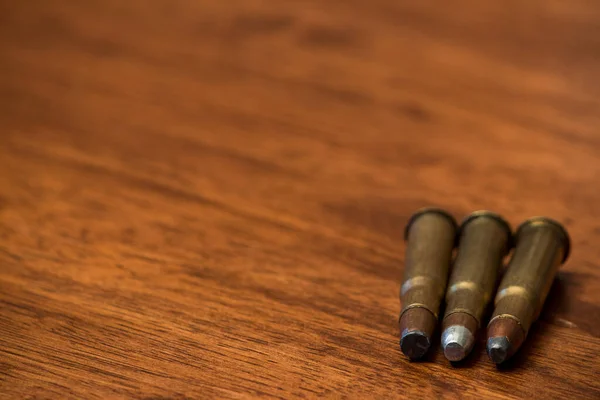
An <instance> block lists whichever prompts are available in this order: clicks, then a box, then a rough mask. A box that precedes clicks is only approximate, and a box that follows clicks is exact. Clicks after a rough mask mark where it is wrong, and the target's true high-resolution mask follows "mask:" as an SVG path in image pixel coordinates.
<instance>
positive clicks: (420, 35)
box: [0, 0, 600, 399]
mask: <svg viewBox="0 0 600 400" xmlns="http://www.w3.org/2000/svg"><path fill="white" fill-rule="evenodd" d="M599 32H600V4H598V3H596V2H593V1H583V0H577V1H569V2H562V1H553V0H536V1H533V0H532V1H527V2H523V1H498V2H491V1H479V0H461V1H455V2H452V4H451V5H450V4H449V2H448V3H447V2H433V1H392V0H373V1H358V0H344V1H341V0H332V1H320V0H310V1H309V0H305V1H258V0H256V1H252V0H247V1H192V0H189V1H171V0H164V1H162V0H161V1H159V0H156V1H142V0H135V1H134V0H129V1H120V0H88V1H38V2H33V1H30V2H27V1H9V0H2V1H0V129H1V136H0V170H1V171H2V173H1V174H0V398H14V399H17V398H18V399H21V398H35V399H47V398H53V399H69V398H72V399H82V398H88V399H109V398H139V399H187V398H240V397H241V398H245V397H255V396H262V395H264V396H267V397H274V398H296V397H298V398H300V397H307V398H313V397H318V396H327V397H351V398H366V397H377V398H403V397H412V398H415V397H419V396H423V397H425V398H432V397H447V398H461V399H462V398H477V399H479V398H483V397H490V398H524V397H529V398H568V399H573V398H598V397H599V396H600V382H599V380H598V378H599V377H600V339H599V337H600V306H599V301H600V268H599V261H598V260H599V259H600V247H599V246H598V243H599V242H600V211H599V207H598V205H599V204H600V189H599V186H598V182H599V177H600V156H599V154H600V153H599V151H600V134H599V128H600V97H599V95H600V79H599V77H600V57H599V54H600V35H599ZM430 204H435V205H439V206H442V207H445V208H447V209H449V210H450V211H451V212H453V213H454V214H455V215H456V216H457V217H458V218H460V217H462V216H463V215H465V214H466V213H468V212H470V211H472V210H474V209H482V208H488V209H492V210H495V211H497V212H500V213H502V214H503V215H504V216H506V218H507V219H509V220H510V221H511V223H513V224H517V223H519V222H520V221H522V220H523V219H524V218H527V217H529V216H531V215H540V214H543V215H549V216H552V217H554V218H556V219H558V220H560V221H562V222H564V223H565V224H566V226H567V227H568V229H569V230H570V232H571V234H572V237H573V252H572V257H571V258H570V260H569V261H568V263H567V264H566V265H565V266H564V268H563V269H562V270H561V272H560V275H559V278H558V280H557V283H556V285H555V287H554V289H553V291H552V293H551V295H550V299H549V301H548V304H547V307H546V308H545V311H544V313H543V316H542V318H541V321H539V322H538V324H537V325H536V326H535V328H534V329H533V332H532V333H531V335H530V338H529V340H528V342H527V344H526V346H525V348H524V349H523V351H522V352H521V353H520V355H519V356H518V357H517V358H516V359H515V360H514V361H513V362H512V363H511V364H510V365H509V366H507V367H505V368H502V369H500V370H498V369H496V368H495V367H494V366H493V365H492V364H491V363H490V362H489V361H488V360H487V357H486V356H485V353H484V350H483V348H482V347H481V345H480V346H479V347H478V348H477V349H476V351H475V354H474V355H473V357H471V358H470V359H469V360H468V361H467V362H466V363H464V364H462V365H460V366H458V367H452V366H450V365H449V364H448V363H447V362H446V361H445V359H444V358H443V355H442V354H441V352H440V350H439V348H436V349H434V352H433V354H432V356H431V357H430V360H428V361H427V362H420V363H409V362H408V361H407V360H405V358H404V357H403V356H402V355H401V354H400V352H399V350H398V345H397V341H398V330H397V325H396V322H397V314H398V311H399V308H400V305H399V301H398V297H397V292H398V287H399V279H400V276H401V271H402V266H403V257H404V245H403V242H402V230H403V227H404V224H405V222H406V220H407V218H408V216H409V215H410V214H411V213H412V212H413V211H414V210H415V209H416V208H418V207H420V206H424V205H430Z"/></svg>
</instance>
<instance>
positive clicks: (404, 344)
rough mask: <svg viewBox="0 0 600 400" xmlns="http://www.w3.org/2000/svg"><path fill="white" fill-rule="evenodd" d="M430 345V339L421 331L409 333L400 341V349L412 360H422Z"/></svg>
mask: <svg viewBox="0 0 600 400" xmlns="http://www.w3.org/2000/svg"><path fill="white" fill-rule="evenodd" d="M430 345H431V342H430V340H429V337H427V335H426V334H425V333H423V332H421V331H412V332H407V333H405V334H404V335H402V338H401V339H400V349H402V352H403V353H404V354H405V355H406V356H407V357H408V358H410V359H411V360H417V359H419V358H422V357H423V356H424V355H425V354H426V353H427V351H428V350H429V346H430Z"/></svg>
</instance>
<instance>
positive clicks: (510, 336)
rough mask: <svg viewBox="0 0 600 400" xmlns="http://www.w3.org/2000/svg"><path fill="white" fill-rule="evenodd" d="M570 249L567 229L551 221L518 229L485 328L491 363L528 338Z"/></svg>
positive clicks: (535, 220) (505, 357) (507, 355)
mask: <svg viewBox="0 0 600 400" xmlns="http://www.w3.org/2000/svg"><path fill="white" fill-rule="evenodd" d="M570 247H571V243H570V239H569V234H568V233H567V231H566V229H565V228H564V227H563V226H562V225H561V224H559V223H558V222H556V221H554V220H552V219H550V218H545V217H534V218H531V219H529V220H527V221H525V222H524V223H523V224H521V226H520V227H519V228H518V229H517V233H516V235H515V250H514V253H513V256H512V259H511V260H510V263H509V265H508V268H507V270H506V273H505V274H504V277H503V278H502V282H500V286H499V287H498V292H497V294H496V298H495V301H494V304H495V309H494V313H493V314H492V319H491V320H490V323H489V324H488V338H487V352H488V355H489V356H490V359H491V360H492V361H493V362H494V363H496V364H500V363H502V362H504V361H506V360H508V359H509V358H510V357H512V356H513V355H514V354H515V352H516V351H517V350H518V349H519V347H520V346H521V344H522V343H523V341H524V340H525V338H526V337H527V333H528V332H529V328H530V327H531V324H532V323H533V322H534V321H535V320H537V318H538V317H539V315H540V312H541V310H542V306H543V304H544V301H545V300H546V297H547V296H548V292H549V291H550V287H551V286H552V282H553V280H554V276H555V275H556V272H557V270H558V267H559V266H560V265H561V264H562V263H564V262H565V261H566V260H567V258H568V257H569V251H570Z"/></svg>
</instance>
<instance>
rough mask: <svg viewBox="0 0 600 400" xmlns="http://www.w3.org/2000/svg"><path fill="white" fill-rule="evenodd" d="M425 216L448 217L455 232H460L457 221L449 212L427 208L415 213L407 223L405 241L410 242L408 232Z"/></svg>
mask: <svg viewBox="0 0 600 400" xmlns="http://www.w3.org/2000/svg"><path fill="white" fill-rule="evenodd" d="M425 214H438V215H441V216H443V217H446V219H447V220H448V221H450V223H451V224H452V226H453V227H454V231H458V223H457V222H456V219H455V218H454V217H453V216H452V215H451V214H450V213H449V212H448V211H445V210H443V209H441V208H437V207H425V208H421V209H420V210H417V212H415V213H414V214H413V215H412V216H411V217H410V218H409V220H408V222H407V223H406V228H404V240H408V232H409V231H410V228H411V226H412V225H413V224H414V223H415V221H417V220H418V219H419V218H420V217H421V216H423V215H425ZM457 238H458V236H457ZM455 244H456V240H455Z"/></svg>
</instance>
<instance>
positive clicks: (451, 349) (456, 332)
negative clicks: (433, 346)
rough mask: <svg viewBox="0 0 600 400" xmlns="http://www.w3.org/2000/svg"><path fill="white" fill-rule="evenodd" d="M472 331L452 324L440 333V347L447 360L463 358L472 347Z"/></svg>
mask: <svg viewBox="0 0 600 400" xmlns="http://www.w3.org/2000/svg"><path fill="white" fill-rule="evenodd" d="M474 342H475V338H474V337H473V333H472V332H471V331H470V330H469V329H467V328H466V327H464V326H461V325H452V326H449V327H448V328H446V329H445V330H444V332H443V333H442V348H443V349H444V355H445V356H446V358H447V359H448V360H449V361H460V360H462V359H464V358H465V357H466V356H467V355H468V354H469V353H470V352H471V349H472V348H473V344H474Z"/></svg>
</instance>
